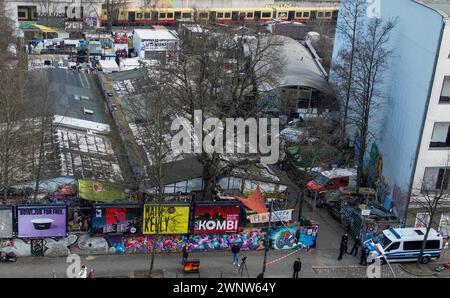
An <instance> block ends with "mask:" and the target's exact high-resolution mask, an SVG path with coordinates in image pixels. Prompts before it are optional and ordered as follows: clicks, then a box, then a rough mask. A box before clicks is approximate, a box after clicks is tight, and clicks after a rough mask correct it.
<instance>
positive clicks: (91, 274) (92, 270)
mask: <svg viewBox="0 0 450 298" xmlns="http://www.w3.org/2000/svg"><path fill="white" fill-rule="evenodd" d="M94 277H95V270H94V269H91V270H89V274H88V278H94Z"/></svg>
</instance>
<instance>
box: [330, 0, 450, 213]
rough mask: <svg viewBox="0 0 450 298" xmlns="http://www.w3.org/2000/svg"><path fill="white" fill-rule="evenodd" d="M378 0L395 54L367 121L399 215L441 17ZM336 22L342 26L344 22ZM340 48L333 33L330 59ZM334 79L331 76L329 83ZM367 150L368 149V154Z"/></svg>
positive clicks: (402, 2) (412, 5)
mask: <svg viewBox="0 0 450 298" xmlns="http://www.w3.org/2000/svg"><path fill="white" fill-rule="evenodd" d="M380 1H381V18H382V19H384V20H394V19H396V20H397V25H396V27H395V29H394V30H393V32H392V34H391V38H390V42H389V45H388V47H389V48H391V49H393V50H394V56H393V57H392V59H391V60H390V61H389V69H388V71H387V72H386V74H385V79H384V83H383V85H382V86H380V90H382V91H383V92H384V93H385V98H378V99H376V100H377V101H378V102H380V103H382V108H381V109H379V110H378V111H377V112H376V113H375V114H374V115H372V117H371V123H370V126H371V130H372V133H374V138H373V139H372V140H371V141H373V142H375V143H376V144H377V146H378V149H379V154H380V156H381V157H382V159H383V169H382V178H383V179H382V181H383V182H384V184H385V185H384V187H385V188H387V189H388V192H390V197H391V199H392V204H391V207H393V210H394V212H395V213H396V214H397V215H399V216H400V217H403V216H404V215H405V211H406V208H407V203H408V193H409V190H410V180H411V175H412V172H413V170H414V160H415V157H416V150H417V146H418V144H419V142H420V139H421V137H420V136H421V127H422V123H423V115H424V112H425V109H426V107H427V106H426V104H427V99H428V93H429V90H430V84H431V81H432V79H433V69H434V64H435V58H436V53H437V51H438V47H439V41H440V34H441V28H442V17H441V16H440V15H439V14H438V13H437V12H435V11H433V10H431V9H429V8H427V7H425V6H422V5H419V4H417V3H416V2H414V1H411V0H395V1H392V0H380ZM340 13H342V9H341V11H340ZM418 20H420V21H418ZM338 22H342V19H339V20H338ZM342 46H344V45H343V44H342V41H341V38H339V34H337V38H336V41H335V48H334V52H333V59H335V58H336V57H337V54H338V51H339V50H340V48H341V47H342ZM449 46H450V42H449ZM447 53H448V52H447ZM333 75H334V74H333V72H331V74H330V76H331V79H333ZM431 129H432V128H431ZM350 133H352V134H354V130H353V131H351V130H350ZM351 137H353V135H351ZM430 138H431V135H430ZM428 142H429V140H428ZM370 148H371V146H368V150H370ZM394 189H395V192H394Z"/></svg>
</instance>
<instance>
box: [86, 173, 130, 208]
mask: <svg viewBox="0 0 450 298" xmlns="http://www.w3.org/2000/svg"><path fill="white" fill-rule="evenodd" d="M78 196H79V197H80V198H82V199H85V200H91V201H100V202H112V201H114V200H120V199H124V198H125V193H124V191H123V189H122V188H121V187H119V186H116V185H114V184H111V183H107V182H98V181H95V180H82V179H80V180H78Z"/></svg>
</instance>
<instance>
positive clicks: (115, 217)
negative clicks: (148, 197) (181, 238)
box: [91, 204, 140, 234]
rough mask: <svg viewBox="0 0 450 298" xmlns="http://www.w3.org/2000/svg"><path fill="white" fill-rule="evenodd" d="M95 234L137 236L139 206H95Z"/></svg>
mask: <svg viewBox="0 0 450 298" xmlns="http://www.w3.org/2000/svg"><path fill="white" fill-rule="evenodd" d="M92 210H93V211H92V213H93V214H92V220H91V223H92V228H91V232H92V233H93V234H136V233H137V232H138V225H139V214H140V209H139V205H123V204H116V205H100V204H99V205H94V206H93V208H92Z"/></svg>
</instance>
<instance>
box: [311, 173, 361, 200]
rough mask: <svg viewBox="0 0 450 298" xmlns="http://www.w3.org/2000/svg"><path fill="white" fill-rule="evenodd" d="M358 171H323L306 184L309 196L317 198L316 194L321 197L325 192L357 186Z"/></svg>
mask: <svg viewBox="0 0 450 298" xmlns="http://www.w3.org/2000/svg"><path fill="white" fill-rule="evenodd" d="M356 175H357V174H356V169H333V170H328V171H323V172H321V173H320V174H319V175H317V176H316V177H314V178H313V179H312V180H310V181H308V183H306V186H307V188H308V192H307V194H308V195H309V196H310V197H313V196H315V192H317V195H318V196H320V195H321V194H322V193H323V192H328V191H333V190H336V189H339V188H341V187H355V186H356V177H357V176H356Z"/></svg>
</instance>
